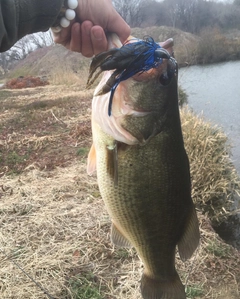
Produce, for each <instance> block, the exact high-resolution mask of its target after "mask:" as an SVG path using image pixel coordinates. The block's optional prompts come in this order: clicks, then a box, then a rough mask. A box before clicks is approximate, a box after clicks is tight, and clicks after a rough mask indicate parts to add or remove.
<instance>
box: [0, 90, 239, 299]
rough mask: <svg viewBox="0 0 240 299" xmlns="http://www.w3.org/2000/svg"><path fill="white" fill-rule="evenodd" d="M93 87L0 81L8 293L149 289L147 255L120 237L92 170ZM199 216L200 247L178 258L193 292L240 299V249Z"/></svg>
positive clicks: (3, 277) (27, 296)
mask: <svg viewBox="0 0 240 299" xmlns="http://www.w3.org/2000/svg"><path fill="white" fill-rule="evenodd" d="M91 95H92V90H90V91H83V88H82V87H78V86H71V87H67V86H52V85H48V86H44V87H37V88H32V89H29V88H28V89H22V90H0V263H1V268H0V297H1V298H3V299H23V298H24V299H43V298H56V299H70V298H73V299H88V298H89V299H90V298H93V299H130V298H134V299H140V298H141V296H140V292H139V281H140V278H141V273H142V264H141V261H140V260H139V259H138V257H137V255H136V253H135V251H134V250H133V249H130V250H127V249H117V248H114V247H113V246H112V245H111V243H110V238H109V232H110V220H109V217H108V215H107V212H106V210H105V208H104V204H103V201H102V199H101V196H100V193H99V190H98V186H97V181H96V177H95V176H92V177H89V176H87V174H86V157H87V153H88V150H89V147H90V145H91V125H90V114H91ZM198 216H199V221H200V229H201V245H200V247H199V249H198V250H197V252H196V254H195V255H194V256H193V257H192V259H191V260H190V261H187V262H186V263H182V262H181V261H180V260H179V258H178V257H177V266H176V267H177V270H178V272H179V274H180V276H181V279H182V281H183V283H184V284H185V285H187V287H186V291H187V297H188V298H196V299H197V298H207V299H208V298H209V299H210V298H211V299H215V298H216V299H237V298H239V297H240V288H239V283H240V254H239V252H238V251H237V250H236V249H234V248H233V247H231V246H230V245H227V244H225V243H224V242H223V241H222V240H221V239H220V238H219V237H218V236H217V235H216V234H215V232H214V231H213V229H212V227H211V225H210V221H209V220H208V218H207V217H206V216H204V215H202V213H201V211H198ZM16 263H17V264H16ZM19 266H20V267H21V268H22V269H23V270H24V271H25V272H26V273H27V274H28V275H29V276H30V277H31V278H33V279H34V280H35V281H36V282H37V283H38V284H40V286H41V287H42V288H43V290H41V289H40V288H39V287H37V286H36V284H35V283H34V282H33V281H32V280H31V279H30V278H29V277H28V276H26V274H25V273H23V272H22V271H21V270H20V269H19ZM44 292H45V294H44Z"/></svg>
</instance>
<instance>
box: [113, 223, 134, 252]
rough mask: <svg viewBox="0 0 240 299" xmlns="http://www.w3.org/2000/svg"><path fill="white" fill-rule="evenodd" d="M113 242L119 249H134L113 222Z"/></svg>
mask: <svg viewBox="0 0 240 299" xmlns="http://www.w3.org/2000/svg"><path fill="white" fill-rule="evenodd" d="M111 241H112V243H113V244H114V245H116V246H118V247H132V245H131V243H130V242H129V241H128V239H127V238H126V237H125V236H124V235H123V234H122V233H121V232H120V230H119V229H118V228H117V226H116V224H114V222H112V227H111Z"/></svg>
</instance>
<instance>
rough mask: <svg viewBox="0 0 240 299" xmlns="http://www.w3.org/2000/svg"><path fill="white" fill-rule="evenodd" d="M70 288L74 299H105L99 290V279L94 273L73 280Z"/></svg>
mask: <svg viewBox="0 0 240 299" xmlns="http://www.w3.org/2000/svg"><path fill="white" fill-rule="evenodd" d="M69 288H70V290H71V295H72V298H73V299H104V296H103V295H102V294H101V292H100V290H99V285H98V282H97V279H96V277H95V276H94V275H93V274H92V273H87V274H85V276H80V275H78V276H76V277H73V278H71V279H70V280H69Z"/></svg>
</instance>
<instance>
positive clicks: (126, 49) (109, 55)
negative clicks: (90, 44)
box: [87, 37, 170, 116]
mask: <svg viewBox="0 0 240 299" xmlns="http://www.w3.org/2000/svg"><path fill="white" fill-rule="evenodd" d="M163 58H166V59H170V54H169V53H168V51H167V50H165V49H164V48H161V46H160V45H159V44H157V43H155V41H154V40H153V38H152V37H146V38H145V39H144V40H137V41H136V42H131V43H127V44H124V45H123V46H122V47H121V48H117V49H116V48H115V49H111V50H109V51H107V52H103V53H101V54H99V55H96V56H95V58H94V59H93V61H92V63H91V66H90V73H89V77H88V82H87V86H88V87H90V86H91V85H92V84H93V82H94V81H95V80H96V78H97V77H98V76H99V75H100V74H101V73H102V72H103V71H109V70H114V72H113V73H112V75H111V76H110V78H109V79H108V81H107V82H106V84H105V85H104V86H103V88H102V89H101V90H100V91H99V92H98V93H97V95H103V94H106V93H107V92H111V93H110V98H109V104H108V115H109V116H110V115H111V109H112V101H113V96H114V92H115V90H116V88H117V87H118V85H119V83H120V82H121V81H124V80H127V79H129V78H130V77H132V76H134V75H135V74H137V73H140V74H141V73H143V72H146V71H148V70H150V69H152V68H156V67H158V66H159V65H160V64H161V63H162V60H163ZM98 68H100V70H99V71H98V72H97V73H96V74H95V76H94V77H93V75H94V73H95V72H96V70H97V69H98Z"/></svg>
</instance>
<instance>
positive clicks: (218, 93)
mask: <svg viewBox="0 0 240 299" xmlns="http://www.w3.org/2000/svg"><path fill="white" fill-rule="evenodd" d="M179 83H180V85H181V86H182V87H183V89H185V91H186V92H187V94H188V101H189V106H190V107H192V108H193V110H194V111H195V112H196V113H197V114H200V113H202V114H203V116H204V118H205V119H207V120H209V121H211V122H212V123H213V124H217V125H218V126H220V127H221V128H222V129H223V130H224V132H225V133H226V134H227V136H228V137H229V141H230V144H231V145H232V161H233V163H234V165H235V167H236V169H237V171H238V172H239V174H240V61H235V62H232V61H231V62H226V63H220V64H214V65H207V66H191V67H187V68H182V69H180V71H179Z"/></svg>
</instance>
